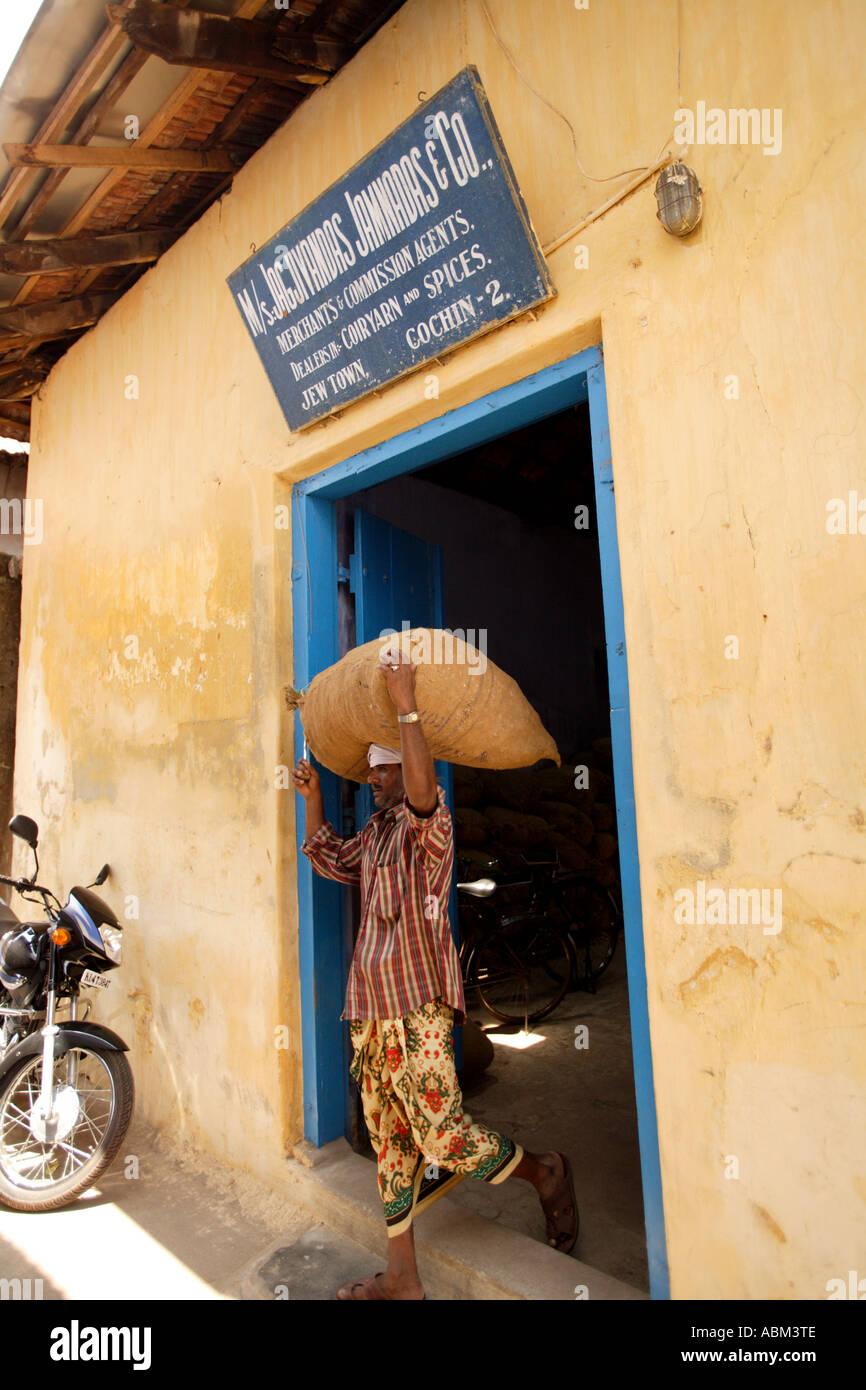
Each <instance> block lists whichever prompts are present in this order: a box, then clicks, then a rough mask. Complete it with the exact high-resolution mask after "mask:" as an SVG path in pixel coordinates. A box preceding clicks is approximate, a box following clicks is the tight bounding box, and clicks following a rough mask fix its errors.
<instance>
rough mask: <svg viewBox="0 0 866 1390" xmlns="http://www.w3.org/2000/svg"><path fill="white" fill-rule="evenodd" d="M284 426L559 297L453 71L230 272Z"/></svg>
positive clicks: (463, 82)
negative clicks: (434, 91) (390, 131)
mask: <svg viewBox="0 0 866 1390" xmlns="http://www.w3.org/2000/svg"><path fill="white" fill-rule="evenodd" d="M228 284H229V288H230V289H231V292H232V294H233V295H234V298H235V303H236V304H237V307H238V311H239V312H240V314H241V316H242V318H243V321H244V323H245V324H246V327H247V329H248V331H249V334H250V337H251V338H252V340H253V342H254V343H255V345H256V348H257V349H258V353H259V356H260V357H261V360H262V364H263V366H264V368H265V371H266V372H267V374H268V378H269V380H270V382H271V385H272V386H273V388H274V391H275V392H276V394H277V398H278V400H279V402H280V405H281V406H282V409H283V413H284V415H285V417H286V420H287V421H288V424H289V427H290V428H291V429H293V430H296V429H302V428H303V427H304V426H305V425H309V424H311V423H312V422H313V421H315V420H319V419H321V418H322V417H323V416H325V415H329V414H331V413H332V412H333V411H335V410H339V409H341V408H342V407H343V406H345V405H348V404H349V403H350V402H351V401H356V400H359V399H360V398H361V397H362V396H366V395H367V394H368V393H369V392H370V391H375V390H377V389H378V388H379V387H381V386H383V385H385V383H386V382H389V381H394V380H395V379H396V378H397V377H401V376H404V375H405V374H406V373H407V372H411V371H414V370H415V368H416V367H420V366H422V365H423V364H424V363H425V362H430V361H432V360H433V359H434V358H436V357H439V356H441V354H442V353H443V352H446V351H448V350H450V349H451V348H453V347H455V346H456V345H457V344H458V343H464V342H467V341H468V340H469V339H470V338H476V337H477V336H478V335H479V334H480V333H486V332H489V330H490V329H492V328H497V327H498V326H499V325H500V324H502V323H506V322H507V321H508V320H509V319H512V318H514V317H515V316H516V315H517V314H521V313H523V312H524V311H525V310H526V309H530V308H531V307H532V306H533V305H535V304H540V303H542V302H543V301H544V300H547V299H550V298H551V296H552V295H554V294H555V293H556V290H555V289H554V287H553V283H552V281H551V279H550V275H549V273H548V270H547V265H546V263H545V260H544V257H543V255H542V253H541V248H540V247H539V245H538V242H537V240H536V237H535V234H534V232H533V230H532V226H531V224H530V221H529V216H528V214H527V211H526V208H525V206H524V203H523V199H522V198H521V196H520V192H519V190H518V187H517V182H516V180H515V177H514V173H513V171H512V168H511V165H510V163H509V161H508V156H507V154H506V153H505V148H504V146H503V144H502V139H501V137H500V134H499V131H498V129H497V126H496V122H495V121H494V119H493V115H492V112H491V110H490V106H489V103H488V101H487V96H486V93H485V91H484V88H483V87H482V85H481V79H480V78H479V76H478V71H477V69H476V68H474V67H467V68H464V69H463V71H462V72H461V73H459V74H458V75H457V77H455V78H454V80H453V81H452V82H449V83H448V85H447V86H446V87H443V88H442V90H441V91H440V92H437V94H436V95H435V96H434V97H432V98H431V99H430V100H429V101H428V102H426V103H425V104H424V105H423V106H421V107H419V108H418V111H417V112H416V113H415V114H414V115H413V116H410V117H409V119H408V120H407V121H404V122H403V124H402V125H401V126H400V127H399V128H398V129H397V130H396V131H394V133H393V134H392V135H389V136H388V138H387V139H386V140H383V141H382V143H381V144H380V145H377V147H376V149H374V150H372V151H371V153H370V154H368V155H366V156H365V158H364V159H362V160H361V161H360V163H358V164H356V165H355V167H354V169H352V170H351V171H350V172H349V173H348V174H346V175H345V176H344V177H343V178H342V179H340V180H339V181H338V182H337V183H335V184H333V185H332V187H331V188H329V189H328V191H327V192H326V193H323V194H322V196H321V197H320V198H317V199H316V201H315V202H314V203H311V204H310V205H309V206H308V207H307V208H305V209H304V211H303V212H302V213H300V214H299V215H298V216H297V217H296V218H295V219H294V221H292V222H290V223H289V224H288V226H286V227H284V228H283V229H282V231H280V232H278V233H277V235H276V236H275V237H273V238H272V239H271V240H270V241H269V242H268V244H267V245H266V246H264V247H262V249H261V251H257V252H256V253H255V254H254V255H253V256H250V258H249V260H247V261H245V262H244V264H243V265H242V266H240V267H239V268H238V269H237V270H236V271H234V273H233V274H232V275H230V276H229V277H228Z"/></svg>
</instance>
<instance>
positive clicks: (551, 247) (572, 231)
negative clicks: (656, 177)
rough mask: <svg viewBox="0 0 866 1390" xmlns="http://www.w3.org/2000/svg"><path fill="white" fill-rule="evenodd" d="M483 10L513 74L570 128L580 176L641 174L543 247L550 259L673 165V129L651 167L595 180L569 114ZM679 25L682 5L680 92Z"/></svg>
mask: <svg viewBox="0 0 866 1390" xmlns="http://www.w3.org/2000/svg"><path fill="white" fill-rule="evenodd" d="M464 3H465V0H464ZM481 9H482V11H483V13H484V17H485V19H486V20H487V23H488V24H489V25H490V29H491V32H492V34H493V37H494V38H495V40H496V42H497V43H498V45H499V47H500V48H501V49H502V52H503V53H504V54H505V56H506V58H507V59H508V61H509V63H510V64H511V66H512V67H513V68H514V71H515V72H516V73H517V76H518V77H519V78H520V80H521V82H523V84H524V85H525V86H526V87H528V88H529V90H530V91H531V92H532V94H533V96H535V97H537V98H538V100H539V101H540V102H542V103H543V104H544V105H545V106H546V107H547V108H548V110H550V111H552V112H553V113H554V115H556V116H558V117H559V118H560V120H561V121H564V122H565V124H566V126H567V127H568V131H569V134H570V136H571V144H572V149H573V152H574V162H575V164H576V165H577V167H578V169H579V170H580V173H581V175H582V177H583V178H585V179H587V180H588V182H590V183H612V182H613V181H614V180H615V179H621V178H624V177H625V175H626V174H636V175H638V177H637V178H635V179H633V180H632V181H631V182H630V183H628V184H626V186H625V188H622V189H620V190H619V191H618V192H617V193H615V194H614V195H613V196H612V197H611V198H609V199H608V200H607V202H606V203H603V204H602V205H601V207H599V208H596V209H595V210H594V211H593V212H591V213H588V214H587V215H586V217H584V218H582V219H581V221H580V222H578V223H576V224H575V225H574V226H573V227H569V228H568V230H567V231H565V232H563V233H562V234H561V235H560V236H558V237H557V238H556V239H555V240H554V241H551V242H548V244H547V245H546V246H543V247H542V251H543V252H544V254H545V256H547V255H549V254H550V253H551V252H553V251H555V250H557V248H558V247H560V246H562V244H563V243H564V242H566V241H568V240H569V238H570V237H573V236H576V235H577V233H578V232H579V231H582V230H583V228H584V227H586V226H588V225H589V223H590V222H594V221H595V220H596V218H598V217H601V215H602V214H603V213H605V212H607V211H608V210H609V209H610V208H612V207H613V206H614V205H615V204H616V203H618V202H620V201H621V200H622V199H623V198H627V197H628V196H629V194H631V193H633V192H634V191H635V189H636V188H639V187H640V186H641V184H642V183H645V182H646V180H647V179H649V178H651V177H652V175H653V174H655V173H657V172H658V170H659V169H663V168H664V166H665V165H666V164H669V163H670V162H671V160H672V159H673V158H674V156H673V155H672V154H667V155H664V157H663V156H662V151H663V150H664V149H665V147H666V146H667V145H668V144H669V143H670V141H671V140H672V139H673V127H671V131H670V133H669V134H668V135H667V136H666V137H665V139H664V140H663V141H662V143H661V145H660V147H659V151H658V154H657V155H656V157H655V159H654V160H653V161H652V162H651V163H650V164H646V165H641V166H639V167H637V168H633V169H620V170H619V172H618V173H616V174H605V175H604V176H603V177H596V176H595V175H594V174H590V173H589V172H588V171H587V170H586V169H585V168H584V167H583V164H582V163H581V160H580V155H579V154H578V149H577V136H576V134H575V130H574V126H573V125H572V124H571V121H570V120H569V119H568V117H567V116H566V114H565V112H564V111H560V109H559V107H558V106H555V105H554V104H553V102H552V101H549V100H548V99H547V97H546V96H544V94H543V93H542V92H540V91H539V90H538V88H537V87H535V86H533V84H532V82H530V80H529V78H528V77H527V76H526V74H525V73H524V72H523V71H522V69H521V68H520V65H519V64H518V62H517V60H516V59H515V57H514V55H513V53H512V52H511V50H510V48H509V47H508V45H507V44H506V42H505V40H504V39H503V38H502V36H501V35H500V33H499V31H498V30H497V28H496V25H495V24H494V22H493V16H492V15H491V13H490V11H489V9H488V8H487V0H481ZM679 26H680V8H679V5H678V6H677V89H678V90H679V61H680V60H679V51H680V43H679ZM464 61H465V58H464Z"/></svg>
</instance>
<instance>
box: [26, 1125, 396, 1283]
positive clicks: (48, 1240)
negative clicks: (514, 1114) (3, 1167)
mask: <svg viewBox="0 0 866 1390" xmlns="http://www.w3.org/2000/svg"><path fill="white" fill-rule="evenodd" d="M124 1152H125V1153H132V1154H136V1155H137V1156H138V1159H139V1165H140V1176H139V1177H138V1178H126V1177H125V1176H124V1167H123V1163H122V1162H121V1161H120V1160H118V1161H117V1162H115V1164H114V1165H113V1167H112V1170H111V1172H110V1173H109V1174H108V1175H107V1177H106V1178H105V1179H103V1180H102V1181H101V1182H100V1185H99V1187H98V1188H92V1189H91V1191H90V1192H89V1193H86V1194H85V1196H84V1197H82V1198H80V1199H79V1200H78V1201H77V1202H75V1203H73V1204H72V1205H71V1206H69V1207H66V1208H64V1209H62V1210H61V1211H58V1212H43V1213H25V1212H15V1211H9V1210H8V1209H6V1208H5V1207H0V1278H6V1279H10V1278H20V1279H26V1278H31V1279H35V1278H41V1279H42V1281H43V1285H42V1295H43V1297H44V1298H46V1299H49V1298H54V1299H91V1298H92V1299H99V1298H120V1299H142V1300H152V1299H173V1300H174V1299H225V1298H238V1297H240V1287H241V1280H242V1276H243V1273H244V1270H245V1269H246V1267H247V1266H248V1265H249V1262H250V1261H251V1260H253V1259H254V1257H255V1256H256V1255H257V1254H258V1253H260V1252H261V1251H262V1250H263V1249H264V1248H266V1247H267V1246H269V1245H271V1244H272V1243H273V1241H274V1240H275V1239H276V1238H277V1237H279V1239H280V1241H281V1243H283V1244H285V1245H290V1244H291V1243H292V1242H293V1241H295V1240H297V1239H298V1237H300V1236H302V1235H303V1234H304V1233H305V1232H309V1231H311V1230H313V1229H315V1226H316V1223H315V1222H314V1221H313V1220H311V1218H310V1216H309V1215H308V1214H307V1213H306V1212H304V1211H302V1210H301V1209H300V1208H297V1207H295V1206H292V1205H291V1204H290V1203H289V1202H288V1201H287V1202H280V1201H279V1199H278V1198H276V1197H275V1196H274V1194H273V1193H272V1192H270V1190H269V1189H266V1188H263V1187H260V1186H259V1185H258V1184H256V1183H254V1182H252V1181H251V1180H249V1179H246V1178H244V1177H242V1176H239V1175H236V1174H234V1173H233V1172H232V1170H231V1169H229V1168H226V1167H223V1166H222V1165H221V1164H218V1163H216V1162H211V1161H209V1160H207V1159H198V1158H197V1159H194V1160H193V1159H189V1160H183V1159H181V1160H178V1158H177V1157H176V1156H175V1155H172V1154H171V1153H169V1152H168V1151H167V1150H166V1149H165V1148H164V1147H163V1145H162V1144H161V1143H160V1140H159V1136H158V1135H157V1133H156V1132H155V1131H153V1130H152V1129H150V1128H149V1127H148V1126H147V1125H145V1124H143V1123H141V1122H139V1121H133V1125H132V1128H131V1130H130V1132H129V1135H128V1136H127V1139H126V1141H125V1143H124ZM366 1258H367V1259H368V1260H369V1256H367V1257H366Z"/></svg>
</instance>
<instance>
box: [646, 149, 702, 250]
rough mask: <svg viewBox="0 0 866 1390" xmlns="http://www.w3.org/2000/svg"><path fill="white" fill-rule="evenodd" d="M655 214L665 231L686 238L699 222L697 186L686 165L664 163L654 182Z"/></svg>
mask: <svg viewBox="0 0 866 1390" xmlns="http://www.w3.org/2000/svg"><path fill="white" fill-rule="evenodd" d="M655 192H656V201H657V202H658V205H659V210H658V212H657V214H656V216H657V217H658V219H659V221H660V222H661V224H662V226H663V227H664V229H665V231H666V232H670V233H671V235H672V236H688V234H689V232H693V231H694V229H695V227H696V226H697V225H698V223H699V222H700V220H701V215H702V211H703V208H702V204H701V186H700V184H699V183H698V176H697V174H696V173H695V171H694V170H693V169H690V168H689V167H688V165H687V164H668V165H667V166H666V167H665V168H664V169H662V171H661V173H660V174H659V176H658V180H657V181H656V189H655Z"/></svg>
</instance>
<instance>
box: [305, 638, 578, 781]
mask: <svg viewBox="0 0 866 1390" xmlns="http://www.w3.org/2000/svg"><path fill="white" fill-rule="evenodd" d="M397 646H399V647H400V649H401V651H402V652H403V654H404V657H408V658H409V659H411V660H412V661H415V662H418V670H417V671H416V674H415V700H416V704H417V707H418V713H419V715H420V722H421V727H422V728H423V730H424V735H425V737H426V739H427V744H428V747H429V748H430V751H431V753H432V754H433V757H434V758H441V759H443V760H444V761H445V762H449V763H463V764H464V765H465V766H467V767H490V768H507V767H530V766H531V765H532V764H533V763H536V762H538V761H539V759H541V758H551V759H552V760H553V761H554V762H555V763H556V764H557V766H558V765H559V762H560V758H559V753H558V751H557V747H556V744H555V743H554V741H553V739H552V738H551V737H550V734H549V733H548V732H547V730H546V729H545V728H544V726H543V724H542V723H541V720H540V719H539V717H538V715H537V714H536V713H535V710H534V709H533V708H532V706H531V705H530V703H529V701H528V700H527V699H526V697H525V696H524V694H523V692H522V691H521V689H520V686H519V685H518V684H517V682H516V681H513V680H512V679H511V677H510V676H507V675H506V674H505V672H504V671H501V670H500V669H499V667H498V666H495V665H494V664H493V662H492V661H490V660H489V659H488V658H487V657H486V656H485V655H483V654H482V653H480V652H479V651H477V650H476V648H475V647H470V646H468V645H467V644H466V643H465V642H463V641H462V640H461V639H460V638H458V637H455V636H453V635H452V634H451V633H449V632H443V631H442V630H441V629H440V628H412V630H411V631H409V632H403V633H400V634H397V635H395V636H394V637H392V638H389V639H383V638H381V637H377V638H375V639H374V641H372V642H365V643H364V645H363V646H362V647H355V648H354V649H353V650H352V651H350V652H347V654H346V655H345V656H344V657H343V658H342V659H341V660H340V661H338V662H336V664H335V665H333V666H329V667H328V668H327V670H325V671H322V672H320V674H319V675H318V676H315V677H314V679H313V680H312V681H311V682H310V685H309V686H308V688H307V690H306V691H305V692H304V693H303V694H295V693H294V692H293V693H292V695H291V696H290V698H289V703H290V704H291V705H297V707H298V708H299V709H300V714H301V722H302V724H303V726H304V733H305V734H306V737H307V743H308V744H309V748H310V752H311V753H312V754H313V757H314V758H316V759H317V761H318V762H320V763H322V764H323V766H325V767H327V768H329V769H330V770H331V772H336V773H337V774H338V775H339V776H340V777H348V778H350V779H351V780H352V781H355V782H362V781H363V782H366V780H367V773H368V772H369V770H370V769H369V765H368V763H367V748H368V747H369V745H370V744H371V743H382V744H385V746H386V747H389V748H399V747H400V725H399V724H398V722H397V711H396V710H395V708H394V705H393V702H392V700H391V697H390V695H389V693H388V686H387V682H386V679H385V672H384V670H383V669H382V666H381V654H382V653H383V651H385V650H386V649H388V648H391V649H393V648H394V647H397Z"/></svg>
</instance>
